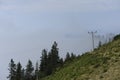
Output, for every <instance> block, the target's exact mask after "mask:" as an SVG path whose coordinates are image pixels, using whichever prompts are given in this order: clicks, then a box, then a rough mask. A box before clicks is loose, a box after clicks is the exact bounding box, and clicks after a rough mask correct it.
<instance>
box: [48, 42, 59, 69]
mask: <svg viewBox="0 0 120 80" xmlns="http://www.w3.org/2000/svg"><path fill="white" fill-rule="evenodd" d="M57 46H58V45H57V43H56V42H54V44H53V45H52V49H51V52H50V53H51V55H52V56H51V57H52V58H51V59H52V62H51V63H52V65H53V68H54V69H55V68H57V67H58V62H59V60H60V59H59V52H58V48H57Z"/></svg>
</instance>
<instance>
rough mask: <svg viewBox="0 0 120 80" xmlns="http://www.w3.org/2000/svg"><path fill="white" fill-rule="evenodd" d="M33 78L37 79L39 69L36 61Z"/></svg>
mask: <svg viewBox="0 0 120 80" xmlns="http://www.w3.org/2000/svg"><path fill="white" fill-rule="evenodd" d="M35 80H39V69H38V62H36V69H35Z"/></svg>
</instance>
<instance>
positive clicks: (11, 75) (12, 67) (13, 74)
mask: <svg viewBox="0 0 120 80" xmlns="http://www.w3.org/2000/svg"><path fill="white" fill-rule="evenodd" d="M8 70H9V76H8V77H7V78H9V80H16V64H15V63H14V61H13V59H11V61H10V63H9V69H8Z"/></svg>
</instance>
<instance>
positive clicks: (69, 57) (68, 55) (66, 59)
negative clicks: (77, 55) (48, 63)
mask: <svg viewBox="0 0 120 80" xmlns="http://www.w3.org/2000/svg"><path fill="white" fill-rule="evenodd" d="M70 59H71V56H70V53H69V52H67V54H66V58H65V61H69V60H70Z"/></svg>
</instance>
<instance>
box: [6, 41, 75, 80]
mask: <svg viewBox="0 0 120 80" xmlns="http://www.w3.org/2000/svg"><path fill="white" fill-rule="evenodd" d="M41 54H42V55H41V58H40V61H39V62H36V66H35V67H34V66H33V63H32V61H31V60H28V63H27V65H26V68H22V65H21V63H20V62H18V63H17V64H15V62H14V60H13V59H11V61H10V63H9V68H8V70H9V75H8V76H7V78H8V79H9V80H40V79H41V78H43V77H46V76H48V75H51V74H53V73H54V72H55V71H56V70H57V69H58V68H61V67H63V65H64V63H66V62H67V61H71V60H72V59H74V58H75V57H76V56H75V55H74V54H73V53H71V54H70V53H69V52H67V54H66V58H65V59H64V60H63V58H60V57H59V49H58V44H57V43H56V42H54V43H53V45H52V47H51V50H50V51H49V52H48V51H47V50H46V49H43V50H42V53H41Z"/></svg>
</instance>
